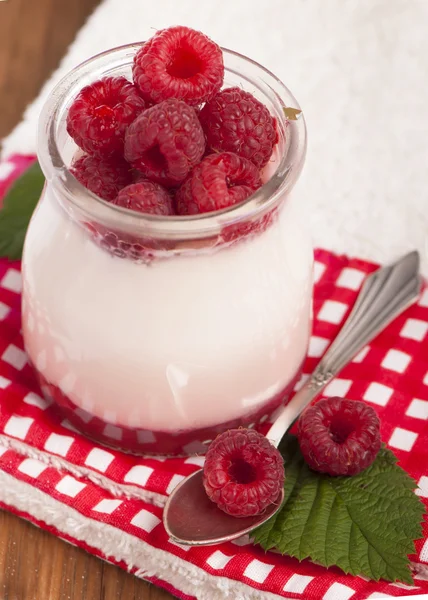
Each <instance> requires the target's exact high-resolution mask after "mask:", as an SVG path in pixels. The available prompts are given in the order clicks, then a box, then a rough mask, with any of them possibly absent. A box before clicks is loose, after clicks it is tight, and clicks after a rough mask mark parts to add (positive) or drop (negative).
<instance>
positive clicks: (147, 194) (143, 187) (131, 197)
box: [114, 180, 174, 216]
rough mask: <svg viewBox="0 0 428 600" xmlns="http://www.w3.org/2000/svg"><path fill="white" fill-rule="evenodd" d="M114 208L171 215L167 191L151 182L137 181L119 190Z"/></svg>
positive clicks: (171, 210) (169, 198) (172, 211)
mask: <svg viewBox="0 0 428 600" xmlns="http://www.w3.org/2000/svg"><path fill="white" fill-rule="evenodd" d="M114 204H116V206H122V207H123V208H128V209H130V210H135V211H137V212H141V213H147V214H151V215H160V216H168V215H173V214H174V210H173V207H172V199H171V196H170V195H169V194H168V192H167V190H166V189H165V188H163V187H162V186H161V185H159V184H158V183H154V182H153V181H147V180H146V181H139V182H138V183H132V184H131V185H128V186H127V187H125V188H123V189H122V190H120V192H119V194H118V196H117V198H116V200H115V201H114Z"/></svg>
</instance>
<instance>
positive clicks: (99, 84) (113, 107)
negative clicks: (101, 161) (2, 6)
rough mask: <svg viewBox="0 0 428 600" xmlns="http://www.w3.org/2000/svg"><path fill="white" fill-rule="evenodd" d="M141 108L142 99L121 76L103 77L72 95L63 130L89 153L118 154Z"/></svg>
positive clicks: (132, 86)
mask: <svg viewBox="0 0 428 600" xmlns="http://www.w3.org/2000/svg"><path fill="white" fill-rule="evenodd" d="M144 108H145V102H144V100H143V99H142V98H141V97H140V95H139V94H138V92H137V89H136V88H135V86H134V85H133V84H132V83H130V82H129V81H128V80H127V79H125V77H106V78H104V79H100V80H99V81H96V82H95V83H91V84H90V85H87V86H86V87H84V88H83V89H82V90H81V91H80V92H79V94H78V95H77V96H76V98H75V99H74V102H73V104H72V105H71V107H70V109H69V111H68V115H67V131H68V133H69V134H70V136H71V137H72V138H73V140H74V141H75V142H76V144H77V145H78V146H80V148H82V149H83V150H84V151H85V152H88V153H89V154H103V155H110V154H114V153H121V152H122V151H123V140H124V137H125V132H126V129H127V128H128V126H129V125H130V124H131V123H132V121H133V120H134V119H135V118H136V117H137V115H139V114H140V112H141V111H142V110H143V109H144Z"/></svg>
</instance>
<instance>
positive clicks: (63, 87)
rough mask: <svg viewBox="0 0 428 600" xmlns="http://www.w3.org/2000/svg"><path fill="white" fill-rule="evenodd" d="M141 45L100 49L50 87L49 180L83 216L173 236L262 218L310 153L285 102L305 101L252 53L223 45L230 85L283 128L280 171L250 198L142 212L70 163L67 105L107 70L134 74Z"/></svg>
mask: <svg viewBox="0 0 428 600" xmlns="http://www.w3.org/2000/svg"><path fill="white" fill-rule="evenodd" d="M139 47H140V45H136V44H132V45H127V46H122V47H120V48H116V49H113V50H110V51H108V52H104V53H102V54H99V55H97V56H95V57H93V58H91V59H90V60H88V61H86V62H84V63H83V64H81V65H79V66H78V67H77V68H75V69H74V70H73V71H71V72H70V73H69V74H68V75H67V76H66V77H64V78H63V79H62V80H61V81H60V82H59V84H58V85H57V86H56V88H55V89H54V90H53V92H52V93H51V95H50V97H49V99H48V100H47V102H46V104H45V106H44V108H43V110H42V113H41V117H40V123H39V140H38V156H39V161H40V164H41V167H42V170H43V172H44V174H45V177H46V179H47V181H48V183H49V184H50V185H51V186H52V188H53V191H54V192H55V196H56V197H57V199H58V200H59V201H60V203H61V204H62V205H63V207H64V208H65V209H66V211H67V213H68V214H69V215H70V216H71V217H72V218H75V219H76V220H78V221H80V222H82V221H85V222H92V223H93V222H95V223H97V224H99V225H101V226H102V227H105V228H107V229H108V228H113V227H114V228H115V229H116V230H119V231H121V232H123V233H127V234H139V235H144V236H145V237H147V236H149V237H151V238H159V239H163V240H171V241H185V240H195V239H201V240H202V239H206V238H212V237H215V236H219V235H221V232H222V231H224V229H225V228H226V227H229V226H231V225H236V224H239V223H243V222H246V221H249V220H257V219H260V218H262V217H263V215H264V214H266V213H269V212H271V211H272V210H273V209H274V208H275V207H276V206H277V205H278V204H279V203H280V202H281V201H283V199H284V198H285V197H286V195H287V194H288V193H289V192H290V190H291V189H292V188H293V186H294V184H295V183H296V181H297V179H298V177H299V175H300V172H301V170H302V167H303V164H304V159H305V153H306V127H305V121H304V118H303V117H302V116H301V118H299V119H298V120H289V119H288V118H287V116H286V112H287V111H285V112H284V109H285V108H287V107H290V106H291V107H293V108H295V109H299V106H298V104H297V101H296V100H295V98H294V97H293V95H292V94H291V92H290V91H289V90H288V89H287V88H286V87H285V86H284V85H283V84H282V83H281V82H280V81H279V80H278V79H277V78H276V77H275V76H274V75H273V74H272V73H270V72H269V71H268V70H266V69H265V68H264V67H262V66H261V65H259V64H257V63H255V62H254V61H252V60H250V59H248V58H246V57H244V56H242V55H240V54H237V53H235V52H232V51H230V50H227V49H223V52H224V63H225V87H232V86H240V87H243V88H244V89H246V90H247V91H249V92H251V93H252V94H254V95H255V96H256V97H257V98H258V99H259V100H260V101H262V102H263V103H264V104H265V105H266V106H267V107H268V109H269V110H270V112H271V114H272V115H273V116H274V117H275V119H276V122H277V129H278V144H277V150H276V156H277V160H276V164H275V169H273V170H274V171H275V172H274V173H273V174H272V176H271V177H270V178H269V179H268V181H266V183H264V185H263V186H262V187H261V188H260V189H259V190H257V191H256V192H255V193H254V194H253V195H252V196H250V198H248V199H247V200H246V201H244V202H242V203H240V204H237V205H234V206H232V207H229V208H227V209H224V210H222V211H218V212H216V213H214V214H211V213H206V214H203V215H193V216H175V217H167V218H166V217H159V216H154V215H142V214H140V213H136V212H134V211H130V210H127V209H124V208H121V207H118V206H114V205H112V204H110V203H108V202H106V201H104V200H102V199H100V198H99V197H98V196H96V195H95V194H93V193H92V192H90V191H89V190H87V189H86V188H85V187H83V186H82V185H81V184H80V183H79V182H78V181H77V180H76V179H75V178H74V176H73V175H72V174H71V172H70V170H69V166H70V164H71V162H72V159H73V156H74V155H75V153H76V150H77V148H76V146H75V144H74V142H73V141H72V140H71V138H70V137H69V136H68V134H67V131H66V116H67V109H68V107H69V106H70V103H71V102H72V100H73V98H74V97H75V96H76V94H77V93H78V92H79V90H80V89H81V88H82V87H84V86H85V85H87V84H88V83H90V82H91V81H95V80H97V79H99V78H101V77H105V76H117V75H124V76H126V77H128V78H130V75H131V68H132V61H133V57H134V54H135V52H136V51H137V49H138V48H139Z"/></svg>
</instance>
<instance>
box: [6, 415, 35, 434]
mask: <svg viewBox="0 0 428 600" xmlns="http://www.w3.org/2000/svg"><path fill="white" fill-rule="evenodd" d="M33 423H34V419H32V418H31V417H19V416H15V415H13V416H12V417H10V419H9V420H8V422H7V423H6V425H5V427H4V432H5V433H6V435H10V436H11V437H14V438H19V439H21V440H25V438H26V437H27V433H28V430H29V429H30V427H31V425H32V424H33Z"/></svg>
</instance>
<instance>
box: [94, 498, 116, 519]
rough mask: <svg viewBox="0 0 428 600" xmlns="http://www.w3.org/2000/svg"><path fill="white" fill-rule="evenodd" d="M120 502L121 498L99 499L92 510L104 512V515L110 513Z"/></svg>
mask: <svg viewBox="0 0 428 600" xmlns="http://www.w3.org/2000/svg"><path fill="white" fill-rule="evenodd" d="M121 504H122V500H109V499H107V498H104V500H101V502H98V504H96V505H95V506H94V508H93V510H95V511H96V512H99V513H104V514H105V515H111V514H112V512H114V511H115V510H116V508H119V506H120V505H121Z"/></svg>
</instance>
